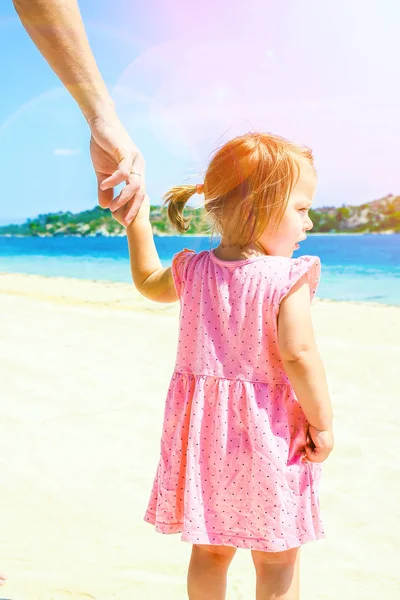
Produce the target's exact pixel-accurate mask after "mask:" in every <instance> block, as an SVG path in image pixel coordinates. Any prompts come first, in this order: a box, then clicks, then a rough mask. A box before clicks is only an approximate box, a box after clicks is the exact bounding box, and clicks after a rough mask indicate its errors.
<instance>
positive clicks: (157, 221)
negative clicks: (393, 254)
mask: <svg viewBox="0 0 400 600" xmlns="http://www.w3.org/2000/svg"><path fill="white" fill-rule="evenodd" d="M184 215H185V216H186V217H187V218H188V219H190V227H189V229H188V231H187V234H188V235H195V234H202V235H210V233H211V230H210V226H209V224H208V223H207V222H206V220H205V219H204V216H205V211H204V209H203V208H196V209H195V208H191V207H186V208H185V211H184ZM310 217H311V220H312V221H313V223H314V227H313V230H312V232H311V233H400V196H393V195H392V194H389V195H388V196H386V197H384V198H381V199H380V200H374V201H373V202H368V203H366V204H361V205H358V206H351V205H342V206H341V207H333V206H327V207H322V208H318V209H316V210H312V209H311V210H310ZM150 221H151V224H152V230H153V234H154V235H178V232H177V231H176V230H175V229H174V228H173V227H172V225H171V223H170V222H169V221H168V217H167V209H166V208H165V207H160V206H151V207H150ZM0 235H18V236H39V237H52V236H57V235H73V236H79V237H82V236H99V235H102V236H121V235H125V232H124V228H123V227H122V226H121V225H120V224H119V223H118V222H117V221H115V219H113V218H112V216H111V213H110V211H108V210H104V209H102V208H100V207H99V206H96V207H95V208H93V209H91V210H85V211H83V212H80V213H77V214H73V213H71V212H58V213H49V214H43V215H38V217H36V218H35V219H28V220H27V221H26V222H25V223H22V224H19V225H13V224H11V225H5V226H2V227H0Z"/></svg>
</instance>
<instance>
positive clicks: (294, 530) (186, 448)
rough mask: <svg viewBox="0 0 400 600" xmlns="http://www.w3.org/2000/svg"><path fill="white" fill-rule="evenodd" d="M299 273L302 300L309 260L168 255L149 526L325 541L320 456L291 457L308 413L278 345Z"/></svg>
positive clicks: (214, 539)
mask: <svg viewBox="0 0 400 600" xmlns="http://www.w3.org/2000/svg"><path fill="white" fill-rule="evenodd" d="M304 273H307V275H308V280H309V285H310V290H311V300H312V299H313V297H314V295H315V292H316V289H317V286H318V281H319V277H320V273H321V263H320V260H319V258H318V257H316V256H301V257H299V258H287V257H281V256H260V257H254V258H249V259H244V260H239V261H234V262H227V261H222V260H220V259H218V258H217V257H216V256H215V254H214V252H213V251H207V250H206V251H202V252H199V253H195V252H194V251H192V250H188V249H186V248H185V249H184V250H182V251H181V252H178V253H177V254H175V256H174V257H173V262H172V274H173V278H174V284H175V287H176V290H177V293H178V296H179V298H180V318H179V323H180V331H179V341H178V349H177V356H176V363H175V369H174V372H173V374H172V378H171V381H170V384H169V389H168V393H167V398H166V405H165V412H164V424H163V431H162V436H161V448H160V460H159V464H158V468H157V472H156V476H155V479H154V484H153V488H152V491H151V495H150V500H149V503H148V507H147V510H146V513H145V516H144V519H145V521H147V522H148V523H151V524H152V525H154V526H155V529H156V531H158V532H160V533H181V534H182V535H181V540H183V541H185V542H190V543H193V544H217V545H224V546H235V547H237V548H247V549H254V550H263V551H266V552H277V551H282V550H288V549H289V548H293V547H296V546H300V545H301V544H304V543H305V542H308V541H310V540H317V539H320V538H323V537H325V533H324V530H323V524H322V522H321V520H320V506H319V500H318V484H319V480H320V476H321V464H320V463H310V462H308V461H306V462H302V461H301V459H302V457H303V456H304V450H303V449H304V445H305V443H306V428H307V420H306V417H305V415H304V412H303V410H302V408H301V406H300V404H299V402H298V400H297V398H296V396H295V393H294V390H293V388H292V386H291V384H290V382H289V379H288V377H287V375H286V373H285V371H284V369H283V366H282V362H281V359H280V355H279V349H278V341H277V315H278V311H279V304H280V301H281V300H282V298H283V297H284V296H285V295H286V294H287V293H288V291H289V290H290V288H291V287H292V286H293V285H294V283H295V282H296V281H298V279H299V278H300V277H301V276H302V275H303V274H304Z"/></svg>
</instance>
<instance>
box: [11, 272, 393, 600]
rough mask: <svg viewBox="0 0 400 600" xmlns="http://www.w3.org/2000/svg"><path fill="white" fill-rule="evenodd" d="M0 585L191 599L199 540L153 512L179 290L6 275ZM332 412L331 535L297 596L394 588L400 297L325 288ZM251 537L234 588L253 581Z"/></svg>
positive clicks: (35, 594) (28, 598)
mask: <svg viewBox="0 0 400 600" xmlns="http://www.w3.org/2000/svg"><path fill="white" fill-rule="evenodd" d="M0 314H1V317H0V320H1V326H0V359H1V362H0V365H1V366H0V378H1V413H0V445H1V452H0V469H1V478H0V510H1V534H0V549H1V551H0V569H1V570H3V571H4V572H5V573H6V574H7V576H8V579H9V581H8V583H7V584H6V585H5V586H4V587H2V588H0V600H6V599H7V600H66V599H69V600H75V599H76V600H81V599H86V600H87V599H91V598H95V599H96V600H111V599H118V600H128V599H129V600H132V599H134V600H136V599H137V600H160V599H162V600H184V599H185V598H186V572H187V566H188V561H189V556H190V551H191V546H190V545H189V544H187V543H184V542H181V541H180V537H179V535H177V534H175V535H170V536H163V535H161V534H158V533H156V532H155V531H154V530H153V528H152V526H150V525H149V524H147V523H145V522H144V521H143V515H144V512H145V509H146V506H147V501H148V498H149V495H150V490H151V485H152V482H153V478H154V474H155V469H156V466H157V461H158V453H159V439H160V434H161V424H162V417H163V410H164V398H165V394H166V391H167V386H168V383H169V379H170V376H171V373H172V369H173V365H174V361H175V351H176V343H177V333H178V328H177V324H178V314H179V305H178V303H176V304H169V305H167V304H157V303H154V302H151V301H149V300H147V299H145V298H143V297H142V296H140V295H139V294H138V293H137V292H136V290H135V289H134V288H133V286H131V285H128V284H122V283H121V284H118V283H107V282H92V281H85V280H75V279H66V278H46V277H41V276H36V275H14V274H13V275H10V274H1V275H0ZM313 319H314V327H315V331H316V337H317V341H318V345H319V348H320V351H321V354H322V357H323V360H324V363H325V368H326V371H327V377H328V382H329V387H330V391H331V396H332V402H333V406H334V413H335V441H336V447H335V450H334V452H333V453H332V454H331V456H330V458H329V459H328V461H327V462H326V463H324V472H323V477H322V482H321V487H320V501H321V511H322V518H323V521H324V524H325V529H326V532H327V537H326V538H325V539H323V540H320V541H318V542H310V543H308V544H306V545H304V546H303V548H302V554H301V556H302V558H301V581H302V583H301V588H302V596H301V597H302V599H304V600H306V599H311V598H317V599H318V600H338V599H340V600H347V599H348V600H376V599H378V598H382V599H383V598H384V599H385V600H398V598H399V589H400V578H399V575H398V573H399V569H398V556H399V553H400V542H399V537H400V510H399V481H400V464H399V460H398V457H399V450H400V448H399V441H398V439H399V437H398V436H399V421H400V409H399V392H398V390H399V369H398V365H399V364H400V350H399V340H400V307H393V306H383V305H378V304H375V305H374V304H366V303H344V302H334V301H329V300H319V299H316V300H315V302H314V303H313ZM254 589H255V576H254V570H253V566H252V563H251V557H250V553H249V552H247V551H244V550H239V551H238V552H237V554H236V556H235V558H234V561H233V563H232V565H231V569H230V574H229V582H228V593H227V599H228V600H251V598H254V597H255V593H254Z"/></svg>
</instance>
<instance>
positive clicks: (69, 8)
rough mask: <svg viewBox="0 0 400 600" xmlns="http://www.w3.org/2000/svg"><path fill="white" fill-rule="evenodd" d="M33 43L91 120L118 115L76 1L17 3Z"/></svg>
mask: <svg viewBox="0 0 400 600" xmlns="http://www.w3.org/2000/svg"><path fill="white" fill-rule="evenodd" d="M13 3H14V6H15V9H16V11H17V13H18V15H19V17H20V19H21V22H22V24H23V26H24V27H25V29H26V31H27V32H28V34H29V36H30V37H31V39H32V41H33V42H34V44H35V45H36V47H37V48H38V50H39V51H40V52H41V54H42V55H43V57H44V58H45V59H46V61H47V62H48V64H49V65H50V67H51V68H52V69H53V71H54V72H55V73H56V74H57V75H58V77H59V78H60V79H61V81H62V83H63V84H64V86H65V87H66V88H67V90H68V91H69V92H70V94H71V95H72V96H73V98H74V99H75V100H76V102H77V103H78V105H79V107H80V109H81V110H82V112H83V114H84V116H85V117H86V119H87V120H88V121H90V120H91V119H93V118H95V117H99V116H103V115H110V114H111V115H113V114H114V104H113V102H112V100H111V97H110V95H109V93H108V90H107V88H106V85H105V83H104V81H103V78H102V76H101V74H100V71H99V69H98V67H97V64H96V61H95V59H94V56H93V54H92V51H91V49H90V46H89V42H88V39H87V36H86V32H85V28H84V26H83V22H82V18H81V15H80V11H79V7H78V3H77V1H76V0H13Z"/></svg>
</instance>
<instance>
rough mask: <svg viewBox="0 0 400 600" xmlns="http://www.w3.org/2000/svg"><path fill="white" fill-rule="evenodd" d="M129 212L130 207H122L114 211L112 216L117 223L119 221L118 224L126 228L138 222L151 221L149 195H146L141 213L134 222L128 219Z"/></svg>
mask: <svg viewBox="0 0 400 600" xmlns="http://www.w3.org/2000/svg"><path fill="white" fill-rule="evenodd" d="M129 210H130V207H129V206H127V207H126V206H122V207H121V208H119V209H118V210H116V211H114V212H113V213H112V216H113V218H114V219H115V220H116V221H118V223H121V225H123V226H124V227H127V226H128V225H130V224H132V223H136V222H137V221H149V220H150V199H149V197H148V195H147V194H145V196H144V198H143V202H142V203H141V206H140V209H139V212H138V214H137V215H136V217H135V218H134V220H133V221H131V220H130V219H127V213H128V212H129ZM127 222H128V225H126V223H127Z"/></svg>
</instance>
